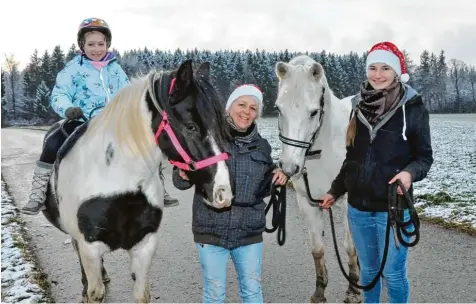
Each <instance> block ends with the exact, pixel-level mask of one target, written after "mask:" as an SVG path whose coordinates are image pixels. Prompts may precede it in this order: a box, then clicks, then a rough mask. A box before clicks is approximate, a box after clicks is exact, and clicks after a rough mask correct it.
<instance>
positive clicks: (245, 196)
mask: <svg viewBox="0 0 476 304" xmlns="http://www.w3.org/2000/svg"><path fill="white" fill-rule="evenodd" d="M225 108H226V113H227V118H228V121H229V123H230V126H231V136H232V138H231V140H230V141H229V143H228V147H227V152H228V153H229V155H230V158H229V160H228V161H227V165H228V169H229V171H230V176H231V178H232V188H233V194H234V199H233V202H232V205H231V206H230V207H229V208H224V209H220V210H216V209H213V208H212V207H210V206H208V205H206V204H205V203H204V201H203V196H202V194H201V193H199V192H195V195H194V199H193V223H192V230H193V234H194V241H195V243H196V246H197V249H198V255H199V259H200V263H201V265H202V271H203V302H204V303H210V302H214V303H216V302H218V303H223V302H224V301H225V293H226V277H227V264H228V260H229V258H230V256H231V258H232V260H233V263H234V265H235V269H236V272H237V273H238V279H239V284H240V288H239V290H240V296H241V298H242V300H243V302H244V303H263V293H262V289H261V269H262V256H263V252H262V250H263V236H262V234H263V232H264V229H265V226H266V217H265V211H264V209H265V207H266V204H265V202H264V200H263V198H264V197H265V196H266V195H267V194H266V193H267V191H263V189H262V188H263V187H262V184H263V181H265V180H268V177H271V176H269V175H270V174H273V175H274V176H273V178H272V182H274V183H275V184H277V185H285V184H286V182H287V177H286V175H285V174H284V173H283V172H282V171H281V170H280V169H278V168H277V166H276V165H275V164H274V163H273V159H272V158H271V146H270V145H269V143H268V141H267V140H266V139H264V138H262V137H261V136H260V134H259V133H258V127H257V125H256V123H255V120H256V119H257V118H258V117H259V116H260V115H261V112H262V109H263V94H262V92H261V90H260V89H259V88H258V87H257V86H255V85H252V84H246V85H242V86H240V87H238V88H236V89H235V90H234V91H233V92H232V93H231V95H230V97H229V98H228V101H227V103H226V107H225ZM173 182H174V185H175V187H177V188H178V189H188V188H190V187H191V186H192V184H191V183H190V182H189V181H188V178H187V175H186V174H185V172H183V171H181V170H179V169H174V174H173ZM266 186H268V185H265V188H266Z"/></svg>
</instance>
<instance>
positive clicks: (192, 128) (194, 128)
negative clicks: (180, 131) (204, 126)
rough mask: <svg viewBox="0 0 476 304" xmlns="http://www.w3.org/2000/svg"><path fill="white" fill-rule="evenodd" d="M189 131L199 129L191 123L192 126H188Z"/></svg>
mask: <svg viewBox="0 0 476 304" xmlns="http://www.w3.org/2000/svg"><path fill="white" fill-rule="evenodd" d="M187 130H189V131H197V127H196V126H195V124H193V123H190V124H188V125H187Z"/></svg>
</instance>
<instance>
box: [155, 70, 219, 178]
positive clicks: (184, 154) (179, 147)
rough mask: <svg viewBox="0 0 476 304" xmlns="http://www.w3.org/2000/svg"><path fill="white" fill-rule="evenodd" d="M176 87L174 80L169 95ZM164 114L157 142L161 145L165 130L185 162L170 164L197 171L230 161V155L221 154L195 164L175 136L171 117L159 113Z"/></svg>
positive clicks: (156, 135)
mask: <svg viewBox="0 0 476 304" xmlns="http://www.w3.org/2000/svg"><path fill="white" fill-rule="evenodd" d="M174 85H175V78H173V79H172V82H171V83H170V89H169V95H170V94H172V89H173V86H174ZM159 112H162V113H161V114H162V121H161V122H160V124H159V127H158V128H157V132H155V142H156V143H157V144H159V136H160V134H161V133H162V131H164V130H165V132H166V133H167V135H168V136H169V139H170V141H171V142H172V144H173V146H174V148H175V150H177V152H178V153H179V154H180V156H181V157H182V159H183V160H184V162H179V161H175V160H170V163H171V164H172V165H174V166H176V167H178V168H180V169H182V170H185V171H197V170H200V169H202V168H205V167H208V166H211V165H214V164H216V163H218V162H219V161H222V160H227V159H228V153H225V152H223V153H220V154H218V155H215V156H212V157H209V158H206V159H204V160H201V161H198V162H195V161H193V160H192V159H191V158H190V156H189V155H188V154H187V152H185V150H184V149H183V147H182V145H181V144H180V142H179V140H178V139H177V136H176V135H175V133H174V131H173V130H172V127H171V126H170V121H169V117H168V115H167V112H166V111H164V110H162V111H159Z"/></svg>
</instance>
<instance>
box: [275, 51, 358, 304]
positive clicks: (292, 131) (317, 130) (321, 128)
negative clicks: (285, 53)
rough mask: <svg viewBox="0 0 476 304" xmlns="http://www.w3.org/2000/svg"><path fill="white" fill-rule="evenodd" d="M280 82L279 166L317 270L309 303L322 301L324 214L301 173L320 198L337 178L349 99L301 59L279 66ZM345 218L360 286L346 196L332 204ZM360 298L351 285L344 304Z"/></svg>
mask: <svg viewBox="0 0 476 304" xmlns="http://www.w3.org/2000/svg"><path fill="white" fill-rule="evenodd" d="M275 72H276V75H277V77H278V79H279V88H278V97H277V100H276V103H275V106H276V109H277V111H278V113H279V122H278V127H279V132H280V134H279V137H280V140H281V141H282V153H281V157H280V160H279V165H280V167H281V168H282V169H283V171H284V172H285V173H286V174H288V176H292V177H291V181H292V182H293V185H294V188H295V190H296V195H297V201H298V206H299V209H300V212H301V214H302V216H303V217H304V221H305V223H306V225H307V228H308V231H309V237H310V240H311V246H312V256H313V258H314V264H315V269H316V289H315V291H314V294H313V295H312V296H311V302H313V303H318V302H325V301H326V297H325V289H326V287H327V282H328V276H327V268H326V263H325V259H324V242H323V233H324V223H325V220H327V219H325V218H324V211H323V209H322V208H319V207H316V204H315V202H313V201H312V200H311V198H310V197H309V195H308V192H307V189H306V186H305V182H304V178H303V177H304V174H303V173H305V174H307V176H308V180H309V185H310V187H309V188H310V189H309V190H310V195H311V197H312V198H313V199H318V198H320V197H321V196H323V195H324V194H325V193H326V192H327V191H328V190H329V188H330V186H331V183H332V181H333V180H334V178H335V177H336V176H337V174H338V173H339V170H340V168H341V166H342V163H343V161H344V159H345V154H346V147H345V136H346V129H347V124H348V121H349V116H350V113H351V102H350V98H346V99H343V100H340V99H338V98H337V97H336V96H334V95H333V93H332V91H331V89H330V88H329V85H328V83H327V79H326V76H325V73H324V68H323V67H322V65H321V64H319V63H317V62H316V61H314V60H313V59H312V58H310V57H308V56H305V55H300V56H297V57H295V58H293V59H292V60H291V61H290V62H289V63H285V62H278V63H277V64H276V67H275ZM334 206H335V207H340V208H341V210H342V211H343V214H344V231H345V238H344V247H345V250H346V252H347V255H348V266H349V276H350V278H351V280H352V281H354V282H355V283H357V282H358V281H359V278H360V275H359V265H358V260H357V254H356V251H355V248H354V244H353V241H352V237H351V234H350V229H349V223H348V221H347V208H348V207H347V195H344V196H342V197H341V198H339V199H338V200H337V201H336V203H335V204H334ZM361 301H362V298H361V293H360V291H359V290H358V289H356V288H354V287H353V286H352V285H350V284H349V287H348V289H347V291H346V297H345V299H344V302H347V303H355V302H361Z"/></svg>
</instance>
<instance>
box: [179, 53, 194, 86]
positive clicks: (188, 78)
mask: <svg viewBox="0 0 476 304" xmlns="http://www.w3.org/2000/svg"><path fill="white" fill-rule="evenodd" d="M192 82H193V69H192V60H186V61H184V62H183V63H182V64H181V65H180V67H179V68H178V70H177V76H176V81H175V86H176V88H177V91H178V92H186V91H187V89H188V88H189V87H190V86H191V85H192Z"/></svg>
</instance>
